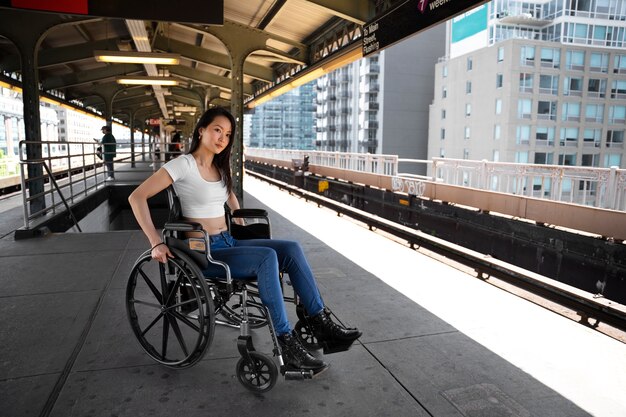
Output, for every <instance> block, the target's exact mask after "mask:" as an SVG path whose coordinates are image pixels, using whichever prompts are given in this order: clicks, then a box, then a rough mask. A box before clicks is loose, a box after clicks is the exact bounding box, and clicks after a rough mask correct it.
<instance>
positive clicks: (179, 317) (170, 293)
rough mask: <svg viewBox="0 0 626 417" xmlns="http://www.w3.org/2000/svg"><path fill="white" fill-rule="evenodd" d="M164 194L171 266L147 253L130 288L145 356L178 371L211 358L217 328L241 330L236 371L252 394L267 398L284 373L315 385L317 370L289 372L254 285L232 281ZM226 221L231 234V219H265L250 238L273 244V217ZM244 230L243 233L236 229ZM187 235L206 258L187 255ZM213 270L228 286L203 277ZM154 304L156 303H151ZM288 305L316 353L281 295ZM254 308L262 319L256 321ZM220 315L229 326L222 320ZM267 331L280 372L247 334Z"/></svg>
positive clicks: (196, 227)
mask: <svg viewBox="0 0 626 417" xmlns="http://www.w3.org/2000/svg"><path fill="white" fill-rule="evenodd" d="M167 193H168V202H169V205H170V218H169V220H168V222H167V223H166V224H165V225H164V227H163V232H162V237H163V242H165V243H166V244H167V246H168V248H169V249H170V252H171V253H172V255H173V256H174V257H173V258H172V259H169V260H168V262H167V264H162V263H160V262H158V261H156V260H154V259H152V256H151V250H150V249H149V250H147V251H145V252H144V253H143V254H142V255H141V256H140V257H139V258H138V260H137V261H136V262H135V265H134V266H133V268H132V270H131V274H130V277H129V280H128V284H127V289H126V310H127V315H128V319H129V322H130V325H131V328H132V330H133V333H134V334H135V336H136V337H137V340H138V342H139V344H140V345H141V347H142V348H143V350H144V351H145V352H146V353H147V354H148V356H150V357H151V358H152V359H153V360H155V361H156V362H158V363H160V364H162V365H165V366H168V367H171V368H177V369H182V368H187V367H191V366H193V365H195V364H196V363H198V362H199V361H200V360H201V359H202V358H203V357H204V355H205V354H206V352H207V351H208V349H209V347H210V345H211V343H212V340H213V336H214V332H215V325H216V324H219V325H225V326H229V327H235V328H239V329H240V335H239V337H238V339H237V349H238V351H239V353H240V355H241V358H240V359H239V361H238V363H237V366H236V374H237V378H238V380H239V381H240V382H241V383H242V385H243V386H244V387H246V388H247V389H249V390H251V391H254V392H266V391H269V390H270V389H272V387H273V386H274V385H275V383H276V381H277V378H278V371H279V369H280V373H281V374H282V375H284V377H285V378H286V379H309V378H312V377H313V372H312V371H304V370H292V369H288V368H287V367H286V366H285V364H284V361H283V357H282V352H281V349H280V345H279V344H278V339H277V335H276V332H275V331H274V326H273V324H272V321H271V319H270V316H269V311H268V310H267V308H266V307H265V306H264V305H263V304H262V303H261V302H260V300H258V297H259V294H258V288H257V286H256V280H254V281H252V280H239V279H237V280H233V278H232V276H231V272H230V268H229V266H228V265H227V264H226V263H224V262H221V261H219V260H216V259H214V258H213V257H212V256H211V252H210V240H209V236H208V234H207V233H206V231H205V230H203V229H202V226H201V225H200V224H199V223H194V222H189V221H184V220H180V217H181V216H180V213H181V212H180V202H179V201H178V197H177V196H176V193H175V192H174V189H173V187H172V186H170V187H168V189H167ZM227 217H228V222H227V223H228V225H229V228H230V227H231V222H232V219H233V218H244V219H257V220H261V221H262V222H261V223H256V225H262V226H257V227H251V228H250V229H249V230H248V231H252V232H253V234H256V235H257V236H256V237H262V236H260V234H263V233H265V234H266V236H267V237H268V238H269V237H271V232H270V223H269V217H268V214H267V212H266V211H265V210H262V209H241V210H236V211H234V212H233V213H229V214H228V215H227ZM254 225H255V224H252V225H249V226H254ZM232 226H239V225H235V224H233V225H232ZM243 227H248V226H243ZM239 228H241V226H239V227H233V229H239ZM242 230H245V229H242ZM185 232H199V233H201V234H202V240H204V247H205V251H204V253H202V252H198V251H196V250H193V249H191V248H189V246H188V245H187V244H186V243H185V242H184V241H183V240H182V239H180V238H179V237H178V236H179V235H180V234H181V233H185ZM233 232H236V231H234V230H233ZM156 264H158V265H156ZM210 264H213V265H217V266H218V267H220V268H222V269H223V270H224V275H225V279H224V278H218V277H205V276H204V275H203V273H202V270H205V269H206V268H207V267H208V266H209V265H210ZM155 269H156V271H155ZM151 276H152V277H153V278H151ZM282 283H283V280H282V277H281V284H282ZM283 285H284V284H283ZM150 297H153V298H154V299H155V300H156V301H155V300H148V299H147V298H150ZM235 297H237V298H238V304H234V305H229V302H232V299H233V298H235ZM284 299H285V301H287V302H293V303H294V304H296V306H297V307H296V312H297V314H298V318H299V320H298V322H297V324H296V326H295V329H296V331H297V332H298V333H299V334H300V336H301V339H302V341H303V343H304V344H305V346H307V347H309V348H317V343H316V340H315V337H314V336H313V331H312V329H311V328H310V326H308V324H307V321H306V320H307V316H306V313H305V311H304V308H303V307H302V305H301V304H300V303H299V302H298V297H297V295H295V293H294V296H293V297H285V296H284ZM237 309H239V310H240V312H237V311H236V310H237ZM251 309H254V310H255V311H257V313H256V314H252V313H251V312H250V310H251ZM218 315H220V316H221V317H222V318H223V319H224V320H220V319H217V316H218ZM265 325H268V329H269V332H270V337H271V340H272V343H273V355H274V356H276V357H277V358H278V363H279V369H277V367H276V364H275V362H274V360H273V359H272V358H271V357H270V356H268V355H266V354H263V353H261V352H258V351H256V350H255V348H254V345H253V342H252V336H251V333H250V330H251V329H253V328H260V327H263V326H265ZM171 333H173V337H172V335H171Z"/></svg>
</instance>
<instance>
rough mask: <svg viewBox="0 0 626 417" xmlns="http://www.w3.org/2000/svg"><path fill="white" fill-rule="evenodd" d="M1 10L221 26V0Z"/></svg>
mask: <svg viewBox="0 0 626 417" xmlns="http://www.w3.org/2000/svg"><path fill="white" fill-rule="evenodd" d="M0 7H10V8H15V9H25V10H35V11H40V12H52V13H66V14H77V15H87V16H99V17H110V18H120V19H137V20H157V21H163V22H185V23H201V24H208V25H223V24H224V0H176V1H175V2H172V1H171V0H132V1H128V0H0Z"/></svg>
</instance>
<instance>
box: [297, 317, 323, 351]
mask: <svg viewBox="0 0 626 417" xmlns="http://www.w3.org/2000/svg"><path fill="white" fill-rule="evenodd" d="M294 330H295V331H296V333H298V336H300V340H301V341H302V344H303V345H304V347H305V348H307V349H312V350H315V349H319V347H320V346H319V344H318V343H317V338H316V337H315V335H314V334H313V330H312V329H311V328H310V327H309V326H308V325H307V324H306V322H305V321H302V320H298V321H297V322H296V326H295V327H294Z"/></svg>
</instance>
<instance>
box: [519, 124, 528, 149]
mask: <svg viewBox="0 0 626 417" xmlns="http://www.w3.org/2000/svg"><path fill="white" fill-rule="evenodd" d="M515 143H517V144H518V145H529V144H530V126H527V125H524V126H517V134H516V142H515Z"/></svg>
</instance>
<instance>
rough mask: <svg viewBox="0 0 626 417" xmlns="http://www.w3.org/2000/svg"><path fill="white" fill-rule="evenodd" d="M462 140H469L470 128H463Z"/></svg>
mask: <svg viewBox="0 0 626 417" xmlns="http://www.w3.org/2000/svg"><path fill="white" fill-rule="evenodd" d="M464 138H465V140H469V138H470V128H469V126H465V135H464Z"/></svg>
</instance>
